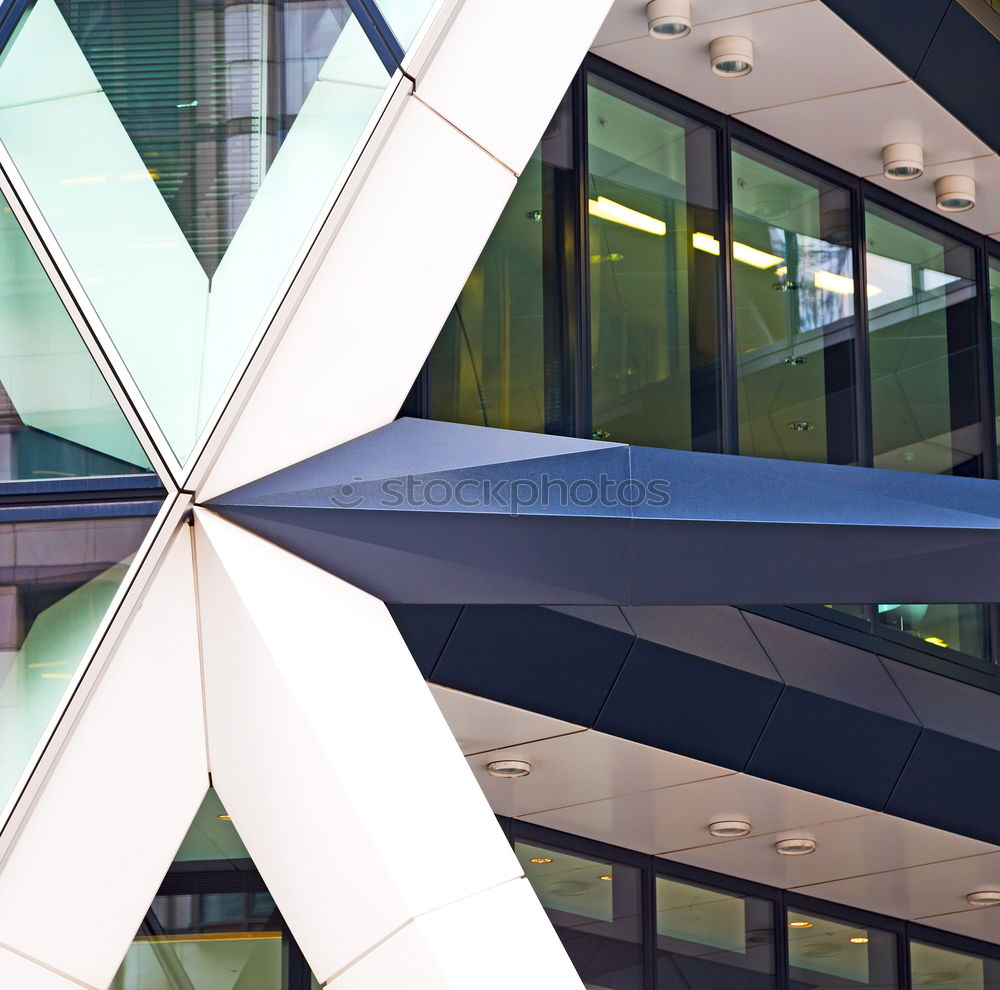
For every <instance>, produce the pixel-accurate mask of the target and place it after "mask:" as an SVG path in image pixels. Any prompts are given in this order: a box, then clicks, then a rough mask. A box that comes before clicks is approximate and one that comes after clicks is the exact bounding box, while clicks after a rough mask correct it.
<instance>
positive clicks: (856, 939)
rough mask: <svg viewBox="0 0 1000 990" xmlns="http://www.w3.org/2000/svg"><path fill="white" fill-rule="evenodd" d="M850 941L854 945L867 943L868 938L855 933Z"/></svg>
mask: <svg viewBox="0 0 1000 990" xmlns="http://www.w3.org/2000/svg"><path fill="white" fill-rule="evenodd" d="M851 941H852V942H853V943H854V944H855V945H867V944H868V939H867V938H865V937H864V936H863V935H855V936H854V938H852V939H851Z"/></svg>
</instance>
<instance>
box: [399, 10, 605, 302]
mask: <svg viewBox="0 0 1000 990" xmlns="http://www.w3.org/2000/svg"><path fill="white" fill-rule="evenodd" d="M610 7H611V0H574V2H573V5H572V8H571V12H570V9H569V8H567V6H566V4H565V2H564V0H506V2H505V3H496V2H495V0H465V2H464V3H462V4H461V6H460V7H459V9H458V12H457V14H456V15H455V18H454V20H453V21H452V23H451V24H450V26H449V28H448V32H447V34H446V35H445V37H444V38H443V40H442V41H441V42H440V43H439V45H438V47H437V49H436V50H435V51H434V54H433V56H432V57H431V58H430V59H429V60H428V61H427V62H425V63H424V64H423V65H421V66H420V67H419V68H418V69H417V75H416V82H417V85H416V94H417V96H418V98H419V99H421V100H423V101H424V102H425V103H427V105H428V106H430V107H433V108H434V110H435V111H436V112H437V113H439V114H441V116H442V117H444V118H445V120H448V121H450V122H451V123H452V124H453V125H454V126H455V127H457V128H458V129H459V130H460V131H462V132H463V133H464V134H467V135H468V136H469V137H470V138H472V140H473V141H475V142H476V143H477V144H479V145H480V146H481V147H483V148H485V149H486V150H487V151H488V152H489V153H490V154H491V155H494V156H496V158H498V159H499V160H500V161H501V162H503V163H504V164H505V165H506V166H507V167H508V168H510V169H512V170H513V171H514V172H520V171H521V169H522V168H524V165H525V162H527V160H528V158H529V156H530V155H531V153H532V151H534V150H535V146H536V145H537V144H538V139H539V138H540V137H541V136H542V132H543V131H544V130H545V128H546V126H547V124H548V123H549V121H550V120H551V118H552V114H553V113H554V112H555V110H556V107H557V106H558V105H559V101H560V100H561V99H562V98H563V95H564V94H565V92H566V89H567V87H568V86H569V83H570V80H571V79H572V78H573V73H575V72H576V70H577V69H578V68H579V65H580V62H581V60H582V58H583V55H584V53H585V52H586V51H587V47H588V46H589V45H590V44H591V42H592V41H593V39H594V35H596V34H597V30H598V28H599V27H600V26H601V22H602V21H603V20H604V17H605V15H606V14H607V12H608V10H609V9H610ZM512 59H513V61H512ZM515 66H516V68H515ZM456 295H457V293H456ZM452 301H454V299H453V300H452Z"/></svg>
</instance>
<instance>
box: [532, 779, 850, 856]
mask: <svg viewBox="0 0 1000 990" xmlns="http://www.w3.org/2000/svg"><path fill="white" fill-rule="evenodd" d="M863 814H870V812H867V811H866V810H865V809H864V808H859V807H857V806H856V805H853V804H847V803H845V802H843V801H835V800H833V799H832V798H826V797H821V796H820V795H818V794H810V793H809V792H807V791H800V790H797V789H796V788H794V787H786V786H784V785H783V784H775V783H772V782H771V781H767V780H760V779H758V778H754V777H748V776H746V775H744V774H731V775H729V776H727V777H720V778H716V779H712V780H704V781H699V782H697V783H690V784H686V785H684V786H682V787H670V788H666V789H662V790H655V791H644V792H643V793H639V794H630V795H626V796H623V797H618V798H613V799H610V800H605V801H595V802H593V803H591V804H585V805H579V806H575V807H563V808H557V809H555V810H553V811H548V812H545V813H544V814H533V815H530V816H527V815H526V816H525V817H527V820H528V821H531V822H535V823H536V824H538V825H545V826H548V827H549V828H556V829H560V830H562V831H565V832H574V833H576V834H578V835H584V836H587V837H588V838H591V839H598V840H600V841H603V842H610V843H614V844H615V845H620V846H625V847H626V848H629V849H638V850H640V851H641V852H646V853H664V854H671V853H673V852H674V851H675V850H679V849H687V848H690V847H693V846H703V845H705V844H706V843H711V844H716V843H719V842H724V841H726V840H721V839H713V838H712V836H710V835H709V834H708V828H707V827H708V825H709V823H711V822H716V821H728V820H736V821H748V822H750V823H751V824H752V826H753V829H754V831H755V832H775V831H778V830H779V829H786V828H794V827H796V826H808V825H814V824H817V823H819V822H827V821H833V820H836V819H843V818H849V817H855V816H858V815H863Z"/></svg>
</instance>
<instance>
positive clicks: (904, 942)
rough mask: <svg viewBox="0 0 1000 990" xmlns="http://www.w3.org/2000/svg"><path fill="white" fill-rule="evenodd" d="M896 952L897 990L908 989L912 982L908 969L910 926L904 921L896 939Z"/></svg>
mask: <svg viewBox="0 0 1000 990" xmlns="http://www.w3.org/2000/svg"><path fill="white" fill-rule="evenodd" d="M896 952H897V954H898V956H899V970H898V974H899V990H910V988H911V985H912V983H913V977H912V973H911V971H910V926H909V925H908V924H906V923H904V924H903V930H902V931H901V932H900V934H899V936H898V938H897V940H896Z"/></svg>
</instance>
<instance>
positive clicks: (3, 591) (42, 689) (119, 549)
mask: <svg viewBox="0 0 1000 990" xmlns="http://www.w3.org/2000/svg"><path fill="white" fill-rule="evenodd" d="M156 508H158V505H152V506H151V508H150V515H148V516H136V517H132V518H120V519H86V518H84V519H69V520H65V521H58V522H54V521H53V522H50V521H44V522H16V523H0V806H2V805H3V804H4V802H6V800H7V799H8V797H10V795H11V793H12V791H13V789H14V787H15V785H16V783H17V781H18V779H19V777H20V776H21V774H22V773H23V771H24V770H25V769H26V768H27V766H28V763H29V761H30V759H31V755H32V753H33V752H34V750H35V747H36V746H37V745H38V743H39V742H41V740H42V737H43V735H44V733H45V729H46V727H47V725H48V723H49V720H50V719H51V718H52V715H53V714H54V713H55V711H56V708H57V707H58V706H59V703H60V701H61V699H62V697H63V695H64V694H65V692H66V688H67V687H68V685H69V683H70V681H71V680H72V678H73V675H74V674H75V673H76V669H77V667H78V666H79V664H80V661H81V660H82V659H83V658H84V657H85V656H86V654H87V651H88V648H89V646H90V643H91V640H92V639H93V637H94V634H95V633H96V632H97V628H98V626H99V625H100V623H101V620H102V619H103V618H104V614H105V612H106V611H107V608H108V605H109V604H110V603H111V600H112V598H113V597H114V595H115V592H116V591H117V590H118V586H119V585H120V584H121V582H122V580H123V579H124V577H125V573H126V571H127V569H128V565H129V562H130V561H131V559H132V555H133V554H134V553H135V551H136V550H137V549H138V548H139V544H140V543H141V542H142V540H143V537H145V535H146V531H147V530H148V529H149V524H150V522H151V516H152V513H153V512H154V511H155V509H156Z"/></svg>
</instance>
